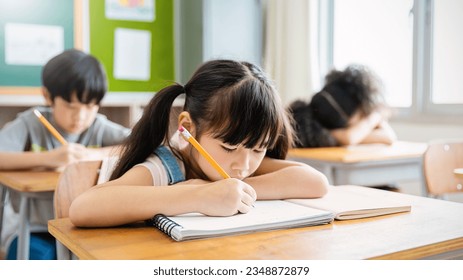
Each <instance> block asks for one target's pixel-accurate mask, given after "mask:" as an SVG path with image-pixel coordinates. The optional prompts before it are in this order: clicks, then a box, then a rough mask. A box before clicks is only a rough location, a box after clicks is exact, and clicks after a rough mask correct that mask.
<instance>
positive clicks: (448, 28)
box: [319, 0, 463, 116]
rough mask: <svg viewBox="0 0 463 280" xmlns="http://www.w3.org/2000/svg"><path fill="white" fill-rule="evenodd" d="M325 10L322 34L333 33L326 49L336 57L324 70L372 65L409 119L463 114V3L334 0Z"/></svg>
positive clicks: (330, 56)
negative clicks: (462, 32) (409, 116)
mask: <svg viewBox="0 0 463 280" xmlns="http://www.w3.org/2000/svg"><path fill="white" fill-rule="evenodd" d="M322 2H324V1H322ZM322 2H320V3H322ZM326 3H328V4H326ZM324 6H325V9H320V19H322V20H321V21H322V23H324V24H325V27H323V28H321V29H320V30H319V32H325V33H327V34H330V35H329V36H326V37H327V38H326V39H325V40H324V42H321V48H322V49H323V48H324V49H327V50H328V51H327V52H330V53H329V54H328V55H325V56H324V57H325V60H326V61H325V62H324V63H325V67H321V68H322V69H330V68H332V67H335V68H337V69H343V68H344V67H345V66H347V64H351V63H359V64H364V65H367V66H369V67H370V68H371V69H372V70H373V71H375V72H376V73H377V74H378V76H379V77H380V78H381V80H382V81H383V83H384V91H385V98H386V101H387V102H388V104H389V105H390V106H392V107H396V108H399V109H400V112H403V113H406V114H407V115H418V116H423V115H433V116H436V115H450V114H460V115H461V114H462V113H463V81H462V78H461V74H460V73H461V71H462V69H463V52H462V51H461V50H463V39H462V37H461V36H460V35H459V32H460V31H459V28H460V27H461V26H463V17H461V15H462V14H463V1H460V0H439V1H433V0H415V1H413V0H407V1H404V0H329V1H326V2H325V4H324ZM321 26H323V24H322V25H321ZM327 31H328V32H327ZM320 38H322V37H320ZM321 64H322V66H323V62H322V63H321ZM321 74H322V75H324V74H326V73H321Z"/></svg>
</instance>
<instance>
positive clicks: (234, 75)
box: [69, 60, 328, 227]
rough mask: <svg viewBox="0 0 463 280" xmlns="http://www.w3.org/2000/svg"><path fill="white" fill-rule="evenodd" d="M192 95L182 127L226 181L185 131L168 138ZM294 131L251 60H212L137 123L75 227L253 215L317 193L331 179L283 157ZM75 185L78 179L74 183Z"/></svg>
mask: <svg viewBox="0 0 463 280" xmlns="http://www.w3.org/2000/svg"><path fill="white" fill-rule="evenodd" d="M181 94H185V105H184V108H183V111H182V112H181V113H180V114H179V116H178V124H177V126H182V127H184V128H185V129H187V130H188V131H189V132H190V133H191V134H192V135H193V136H194V137H195V138H196V139H197V140H198V142H199V143H200V144H201V145H202V146H203V147H204V148H205V150H206V151H207V152H209V154H210V155H211V156H212V157H213V158H214V159H215V160H216V161H217V163H218V164H219V165H220V166H221V167H222V168H223V169H224V171H225V172H226V173H227V174H229V175H230V177H231V178H229V179H223V177H222V176H221V175H220V174H219V173H218V172H217V170H216V169H214V168H213V167H212V166H211V165H210V164H209V162H208V161H207V160H205V158H204V157H202V156H201V155H200V153H198V151H197V150H196V149H195V148H193V147H192V146H191V145H190V144H189V143H188V142H187V141H186V140H185V139H183V138H182V137H181V135H180V134H179V133H178V132H176V133H174V134H173V136H172V137H170V136H169V135H171V134H170V133H169V129H168V128H169V115H170V111H171V107H172V104H173V102H174V100H175V99H176V98H177V97H178V96H179V95H181ZM291 133H292V130H291V126H290V123H289V119H288V116H287V114H286V112H285V110H284V108H283V107H282V105H281V101H280V99H279V96H278V94H277V92H276V90H275V89H274V87H273V86H272V85H271V83H270V82H269V80H268V79H267V78H266V76H265V75H264V73H263V72H262V71H261V69H259V68H258V67H256V66H255V65H253V64H250V63H247V62H237V61H231V60H213V61H209V62H207V63H205V64H203V65H202V66H201V67H199V69H198V70H197V71H196V72H195V73H194V74H193V77H192V78H191V79H190V81H189V82H188V83H187V84H186V85H185V86H181V85H178V84H174V85H171V86H168V87H166V88H164V89H163V90H161V91H160V92H158V93H157V94H156V95H155V96H154V97H153V99H152V100H151V102H150V103H149V104H148V106H147V107H146V108H145V111H144V114H143V116H142V117H141V119H140V121H139V122H138V123H137V124H136V125H135V127H134V128H133V130H132V133H131V135H130V136H129V138H128V140H127V142H126V145H125V147H124V151H123V154H122V156H121V158H120V160H119V162H118V164H117V165H116V167H115V170H114V172H113V174H112V177H111V180H110V181H109V182H106V183H104V184H101V185H97V186H95V187H92V188H90V189H89V190H88V191H86V192H84V193H83V194H82V195H80V196H79V197H77V198H76V199H75V200H74V202H73V203H72V205H71V208H70V212H69V215H70V219H71V221H72V222H73V223H74V224H75V225H76V226H84V227H94V226H115V225H121V224H127V223H132V222H137V221H142V220H146V219H149V218H151V217H153V216H154V215H155V214H159V213H162V214H165V215H177V214H183V213H188V212H200V213H203V214H205V215H211V216H229V215H234V214H236V213H238V212H241V213H246V212H248V211H252V205H253V203H254V201H255V200H256V199H284V198H308V197H320V196H323V195H324V194H325V193H326V190H327V185H328V181H327V179H326V177H325V176H324V175H322V174H321V173H319V172H318V171H316V170H315V169H313V168H311V167H309V166H308V165H305V164H302V163H297V162H292V161H287V160H284V158H285V157H286V153H287V151H288V148H289V147H290V146H291V144H292V135H291ZM76 183H78V182H76Z"/></svg>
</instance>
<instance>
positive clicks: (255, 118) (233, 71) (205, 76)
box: [111, 60, 293, 179]
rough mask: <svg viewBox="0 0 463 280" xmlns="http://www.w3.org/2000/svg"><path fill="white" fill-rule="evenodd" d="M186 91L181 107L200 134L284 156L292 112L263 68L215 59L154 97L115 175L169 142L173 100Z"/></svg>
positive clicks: (130, 140)
mask: <svg viewBox="0 0 463 280" xmlns="http://www.w3.org/2000/svg"><path fill="white" fill-rule="evenodd" d="M183 93H185V105H184V108H183V110H184V111H187V112H189V114H190V116H191V119H192V121H193V123H194V124H195V126H196V137H197V138H199V137H200V136H201V135H202V134H203V133H210V134H211V135H212V136H213V137H216V138H218V139H221V140H222V141H224V142H226V143H228V144H230V145H236V144H241V143H242V144H243V145H244V146H245V147H247V148H253V147H256V146H260V147H266V148H267V156H269V157H273V158H280V159H281V158H285V157H286V154H287V151H288V149H289V147H291V145H292V141H293V138H292V137H293V135H292V128H291V124H290V122H289V116H288V114H287V112H286V111H285V109H284V108H283V106H282V105H281V100H280V98H279V96H278V93H277V92H276V90H275V88H274V87H273V85H272V84H271V83H270V81H269V80H268V79H267V78H266V77H265V75H264V73H263V72H262V70H261V69H260V68H259V67H257V66H256V65H253V64H251V63H248V62H238V61H233V60H212V61H209V62H206V63H204V64H203V65H201V66H200V67H199V68H198V69H197V70H196V72H195V73H194V74H193V76H192V78H191V79H190V80H189V81H188V83H187V84H186V85H185V86H184V87H183V86H181V85H179V84H174V85H171V86H168V87H166V88H164V89H162V90H161V91H160V92H158V93H157V94H156V95H155V96H154V97H153V99H152V100H151V102H150V103H149V105H148V106H147V107H146V108H145V111H144V113H143V116H142V117H141V119H140V121H139V122H138V123H137V124H136V125H135V127H134V128H133V130H132V133H131V135H130V136H129V137H128V138H127V141H126V145H125V146H124V152H123V154H122V156H121V159H120V161H119V163H118V165H117V166H116V168H115V170H114V172H113V174H112V176H111V179H115V178H118V177H120V176H122V175H123V174H124V173H125V172H126V171H128V170H129V169H130V168H132V167H133V166H134V165H135V164H138V163H141V162H143V161H145V160H146V158H148V157H149V156H150V155H151V154H152V153H153V151H154V150H155V149H156V148H157V147H158V146H160V145H161V144H164V145H168V143H169V139H168V138H169V137H170V133H169V131H168V128H169V116H170V111H171V107H172V103H173V102H174V100H175V99H176V98H177V97H178V96H179V95H180V94H183Z"/></svg>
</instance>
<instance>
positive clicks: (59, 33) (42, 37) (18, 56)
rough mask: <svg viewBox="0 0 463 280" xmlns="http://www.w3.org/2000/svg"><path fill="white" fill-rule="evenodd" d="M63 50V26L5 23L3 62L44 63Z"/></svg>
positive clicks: (21, 63)
mask: <svg viewBox="0 0 463 280" xmlns="http://www.w3.org/2000/svg"><path fill="white" fill-rule="evenodd" d="M63 50H64V28H63V27H62V26H52V25H40V24H22V23H7V24H5V64H7V65H38V66H42V65H44V64H45V63H46V62H47V61H48V60H49V59H50V58H52V57H53V56H55V55H57V54H59V53H61V52H62V51H63Z"/></svg>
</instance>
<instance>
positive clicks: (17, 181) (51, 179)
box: [0, 171, 60, 259]
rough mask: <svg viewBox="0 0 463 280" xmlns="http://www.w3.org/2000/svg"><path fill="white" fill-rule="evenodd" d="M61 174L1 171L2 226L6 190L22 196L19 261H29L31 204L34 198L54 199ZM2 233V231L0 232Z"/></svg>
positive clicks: (0, 218)
mask: <svg viewBox="0 0 463 280" xmlns="http://www.w3.org/2000/svg"><path fill="white" fill-rule="evenodd" d="M59 175H60V173H59V172H56V171H0V185H3V186H4V187H5V188H2V206H1V211H0V225H1V224H2V222H3V206H4V204H5V199H6V191H5V190H6V188H8V189H10V190H14V191H17V192H18V193H19V194H20V196H21V200H20V208H19V217H20V220H19V236H18V253H17V257H18V259H29V242H30V223H29V203H30V201H31V200H32V199H34V198H49V197H53V191H54V190H55V188H56V185H57V183H58V178H59ZM0 232H1V231H0Z"/></svg>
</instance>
